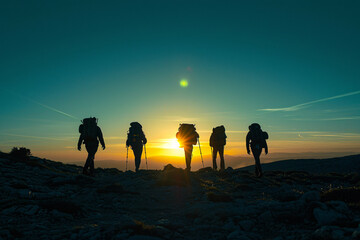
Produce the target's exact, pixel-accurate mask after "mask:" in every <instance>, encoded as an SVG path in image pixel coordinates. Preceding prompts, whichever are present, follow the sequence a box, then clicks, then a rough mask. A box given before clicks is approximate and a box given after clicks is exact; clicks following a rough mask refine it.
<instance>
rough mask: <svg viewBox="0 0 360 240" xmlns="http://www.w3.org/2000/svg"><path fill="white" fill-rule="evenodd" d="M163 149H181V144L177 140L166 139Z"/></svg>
mask: <svg viewBox="0 0 360 240" xmlns="http://www.w3.org/2000/svg"><path fill="white" fill-rule="evenodd" d="M162 148H165V149H179V148H180V144H179V142H178V141H177V139H176V138H170V139H165V140H164V143H163V144H162Z"/></svg>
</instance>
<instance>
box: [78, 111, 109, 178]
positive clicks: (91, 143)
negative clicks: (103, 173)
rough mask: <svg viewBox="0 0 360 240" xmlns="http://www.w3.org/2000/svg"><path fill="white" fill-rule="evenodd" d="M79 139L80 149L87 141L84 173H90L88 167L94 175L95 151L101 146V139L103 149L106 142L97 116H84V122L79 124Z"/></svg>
mask: <svg viewBox="0 0 360 240" xmlns="http://www.w3.org/2000/svg"><path fill="white" fill-rule="evenodd" d="M79 133H80V137H79V141H78V150H79V151H81V144H82V143H85V148H86V151H87V152H88V157H87V159H86V163H85V165H84V168H83V174H89V173H88V168H90V175H92V176H93V175H94V159H95V153H96V152H97V149H98V147H99V141H100V143H101V146H102V148H103V150H105V142H104V138H103V135H102V132H101V129H100V127H98V125H97V119H96V118H94V117H93V118H84V120H82V124H81V125H80V126H79Z"/></svg>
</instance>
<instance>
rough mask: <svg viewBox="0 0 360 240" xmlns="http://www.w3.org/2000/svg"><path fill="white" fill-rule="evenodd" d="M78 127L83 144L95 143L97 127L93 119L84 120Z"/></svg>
mask: <svg viewBox="0 0 360 240" xmlns="http://www.w3.org/2000/svg"><path fill="white" fill-rule="evenodd" d="M81 122H82V124H80V126H79V133H80V134H81V135H83V139H84V142H85V143H88V142H95V141H97V135H98V126H97V119H96V118H94V117H90V118H84V119H83V120H82V121H81Z"/></svg>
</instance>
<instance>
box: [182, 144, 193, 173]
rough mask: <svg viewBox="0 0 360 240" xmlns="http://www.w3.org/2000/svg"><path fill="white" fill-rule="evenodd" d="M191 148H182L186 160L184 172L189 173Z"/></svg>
mask: <svg viewBox="0 0 360 240" xmlns="http://www.w3.org/2000/svg"><path fill="white" fill-rule="evenodd" d="M192 150H193V146H192V145H188V146H184V151H185V160H186V170H188V171H190V169H191V154H192Z"/></svg>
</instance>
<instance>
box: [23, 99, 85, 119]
mask: <svg viewBox="0 0 360 240" xmlns="http://www.w3.org/2000/svg"><path fill="white" fill-rule="evenodd" d="M29 100H30V101H31V102H33V103H36V104H38V105H40V106H42V107H44V108H47V109H49V110H52V111H54V112H57V113H60V114H62V115H65V116H68V117H70V118H73V119H76V120H79V119H78V118H77V117H74V116H72V115H70V114H67V113H64V112H62V111H60V110H58V109H56V108H53V107H50V106H48V105H45V104H42V103H39V102H37V101H34V100H31V99H29Z"/></svg>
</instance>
